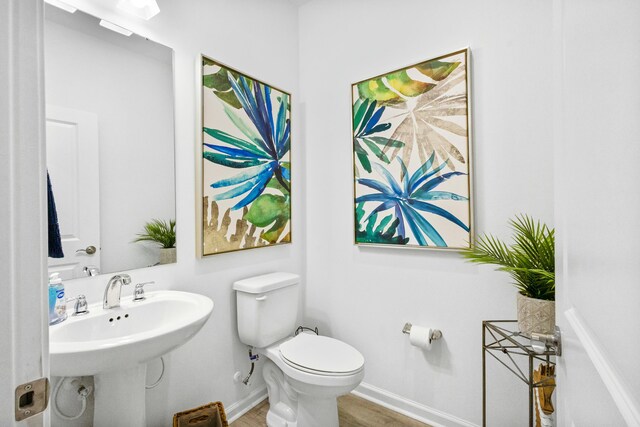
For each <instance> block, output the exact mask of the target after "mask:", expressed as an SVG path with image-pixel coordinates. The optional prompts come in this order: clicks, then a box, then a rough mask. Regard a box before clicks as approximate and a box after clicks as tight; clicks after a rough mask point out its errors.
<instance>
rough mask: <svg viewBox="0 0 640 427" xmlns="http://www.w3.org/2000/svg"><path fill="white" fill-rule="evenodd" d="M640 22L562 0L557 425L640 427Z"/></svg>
mask: <svg viewBox="0 0 640 427" xmlns="http://www.w3.org/2000/svg"><path fill="white" fill-rule="evenodd" d="M639 18H640V2H638V1H637V0H609V1H607V2H603V1H598V0H556V1H555V2H554V19H555V21H554V25H555V31H556V43H555V49H556V52H555V54H554V61H553V66H554V67H555V70H554V72H555V73H556V76H557V78H558V79H557V81H556V87H554V88H549V89H550V94H551V93H553V95H552V96H554V97H555V99H556V101H555V107H556V111H555V112H556V114H555V120H556V123H555V126H554V133H555V135H554V139H555V141H556V147H557V150H556V153H555V177H554V180H555V184H556V185H555V191H556V194H555V202H556V209H557V215H556V229H557V230H558V235H557V242H558V255H557V268H558V271H557V289H556V292H557V305H556V307H557V311H556V315H557V323H558V325H559V326H560V328H561V330H562V334H563V337H562V338H563V339H562V341H563V346H564V348H563V355H562V357H560V358H559V365H558V378H557V380H558V390H557V393H558V395H557V399H558V400H557V403H558V405H557V406H558V426H561V427H565V426H566V427H574V426H575V427H583V426H584V427H591V426H593V427H600V426H602V427H623V426H640V403H639V399H640V363H639V362H638V360H639V358H640V253H639V251H638V242H640V80H639V79H638V75H639V74H640V26H639V25H638V19H639ZM542 68H543V67H542V66H541V72H542Z"/></svg>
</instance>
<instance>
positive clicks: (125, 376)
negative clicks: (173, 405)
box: [93, 364, 147, 427]
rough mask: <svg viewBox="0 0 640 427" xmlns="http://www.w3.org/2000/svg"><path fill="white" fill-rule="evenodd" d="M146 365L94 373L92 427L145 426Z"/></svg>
mask: <svg viewBox="0 0 640 427" xmlns="http://www.w3.org/2000/svg"><path fill="white" fill-rule="evenodd" d="M146 374H147V365H146V364H136V365H134V366H133V367H131V368H127V369H121V370H117V371H109V372H102V373H99V374H96V375H95V376H94V381H95V410H94V416H93V425H94V427H113V426H116V425H118V426H127V427H146V424H145V381H146Z"/></svg>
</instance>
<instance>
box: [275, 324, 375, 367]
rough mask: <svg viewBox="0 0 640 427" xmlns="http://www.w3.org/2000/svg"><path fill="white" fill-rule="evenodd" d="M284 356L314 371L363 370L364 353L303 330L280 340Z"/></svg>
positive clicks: (291, 361)
mask: <svg viewBox="0 0 640 427" xmlns="http://www.w3.org/2000/svg"><path fill="white" fill-rule="evenodd" d="M278 350H279V353H280V356H281V357H282V360H283V361H284V362H285V363H286V364H287V365H289V366H291V367H293V368H295V369H299V370H301V371H304V372H308V373H312V374H315V375H330V376H343V375H344V376H347V375H353V374H355V373H357V372H359V371H361V370H362V369H363V367H364V357H363V356H362V354H360V352H359V351H358V350H356V349H355V348H353V347H351V346H350V345H349V344H346V343H344V342H342V341H340V340H337V339H334V338H330V337H324V336H319V335H312V334H306V333H302V334H299V335H297V336H295V337H293V338H292V339H290V340H287V341H285V342H283V343H282V344H280V346H279V347H278Z"/></svg>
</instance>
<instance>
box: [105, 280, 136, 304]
mask: <svg viewBox="0 0 640 427" xmlns="http://www.w3.org/2000/svg"><path fill="white" fill-rule="evenodd" d="M130 283H131V277H130V276H129V275H128V274H116V275H115V276H113V277H112V278H111V279H109V283H107V287H106V288H105V290H104V299H103V300H102V308H104V309H108V308H114V307H120V289H121V288H122V285H128V284H130Z"/></svg>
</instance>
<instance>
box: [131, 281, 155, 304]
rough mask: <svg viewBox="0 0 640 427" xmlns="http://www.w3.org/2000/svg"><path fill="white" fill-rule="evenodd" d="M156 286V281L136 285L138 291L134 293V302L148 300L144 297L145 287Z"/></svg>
mask: <svg viewBox="0 0 640 427" xmlns="http://www.w3.org/2000/svg"><path fill="white" fill-rule="evenodd" d="M155 284H156V282H154V281H151V282H143V283H138V284H137V285H136V289H135V290H134V291H133V302H139V301H144V300H145V299H146V297H145V296H144V286H145V285H155Z"/></svg>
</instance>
